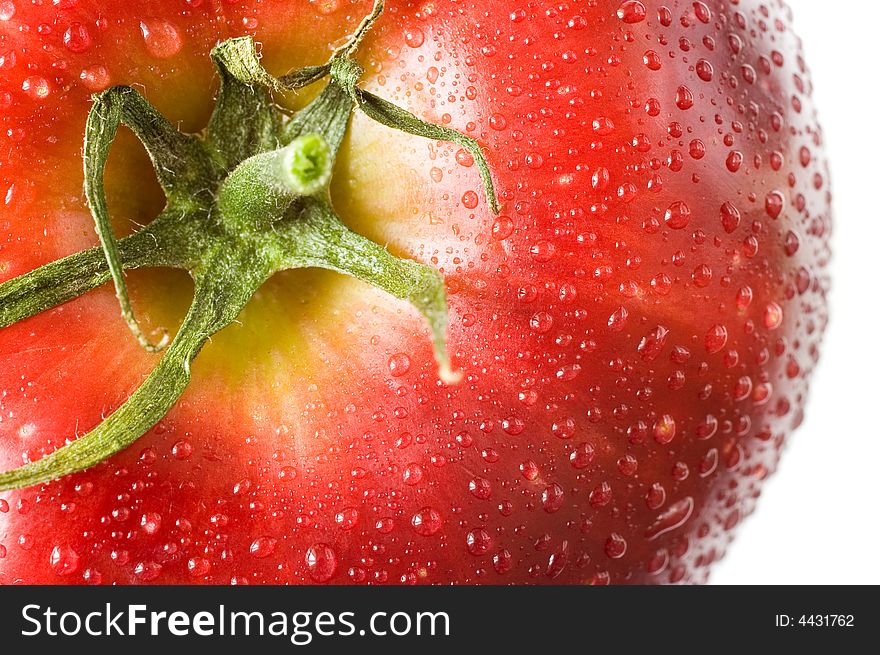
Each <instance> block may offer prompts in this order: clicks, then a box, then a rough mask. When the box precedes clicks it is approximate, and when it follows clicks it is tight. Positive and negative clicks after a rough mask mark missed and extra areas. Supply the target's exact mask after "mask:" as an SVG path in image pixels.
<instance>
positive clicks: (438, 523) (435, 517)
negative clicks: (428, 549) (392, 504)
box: [412, 507, 443, 537]
mask: <svg viewBox="0 0 880 655" xmlns="http://www.w3.org/2000/svg"><path fill="white" fill-rule="evenodd" d="M412 527H413V530H415V531H416V533H417V534H420V535H422V536H423V537H430V536H431V535H434V534H437V532H439V530H440V528H441V527H443V518H442V517H441V516H440V513H439V512H438V511H437V510H436V509H434V508H433V507H423V508H422V509H420V510H419V511H418V512H416V513H415V514H414V515H413V517H412Z"/></svg>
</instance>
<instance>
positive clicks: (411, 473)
mask: <svg viewBox="0 0 880 655" xmlns="http://www.w3.org/2000/svg"><path fill="white" fill-rule="evenodd" d="M423 477H425V470H424V469H423V468H422V467H421V466H419V465H418V464H416V463H414V462H413V463H411V464H407V465H406V467H405V468H404V469H403V481H404V483H406V484H408V485H410V486H415V485H417V484H418V483H419V482H421V481H422V478H423Z"/></svg>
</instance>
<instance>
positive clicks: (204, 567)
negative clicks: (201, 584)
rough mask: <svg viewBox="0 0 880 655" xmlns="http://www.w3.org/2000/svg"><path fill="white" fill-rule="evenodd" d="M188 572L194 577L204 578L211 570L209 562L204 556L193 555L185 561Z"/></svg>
mask: <svg viewBox="0 0 880 655" xmlns="http://www.w3.org/2000/svg"><path fill="white" fill-rule="evenodd" d="M186 568H187V570H188V571H189V574H190V575H191V576H192V577H194V578H204V577H205V576H206V575H208V574H209V573H210V572H211V562H209V561H208V560H206V559H205V558H204V557H193V558H192V559H190V560H189V561H188V562H187V563H186Z"/></svg>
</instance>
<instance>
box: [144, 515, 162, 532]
mask: <svg viewBox="0 0 880 655" xmlns="http://www.w3.org/2000/svg"><path fill="white" fill-rule="evenodd" d="M161 527H162V516H161V515H160V514H158V513H157V512H147V513H146V514H144V515H143V516H141V530H143V531H144V532H145V533H146V534H150V535H153V534H156V533H157V532H158V531H159V528H161Z"/></svg>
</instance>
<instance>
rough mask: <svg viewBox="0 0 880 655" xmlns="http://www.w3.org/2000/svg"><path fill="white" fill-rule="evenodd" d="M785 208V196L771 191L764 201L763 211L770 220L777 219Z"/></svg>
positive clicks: (779, 192)
mask: <svg viewBox="0 0 880 655" xmlns="http://www.w3.org/2000/svg"><path fill="white" fill-rule="evenodd" d="M784 208H785V196H783V195H782V192H781V191H771V192H770V193H768V194H767V197H766V198H765V200H764V209H766V211H767V215H768V216H769V217H770V218H779V215H780V214H782V210H783V209H784Z"/></svg>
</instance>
